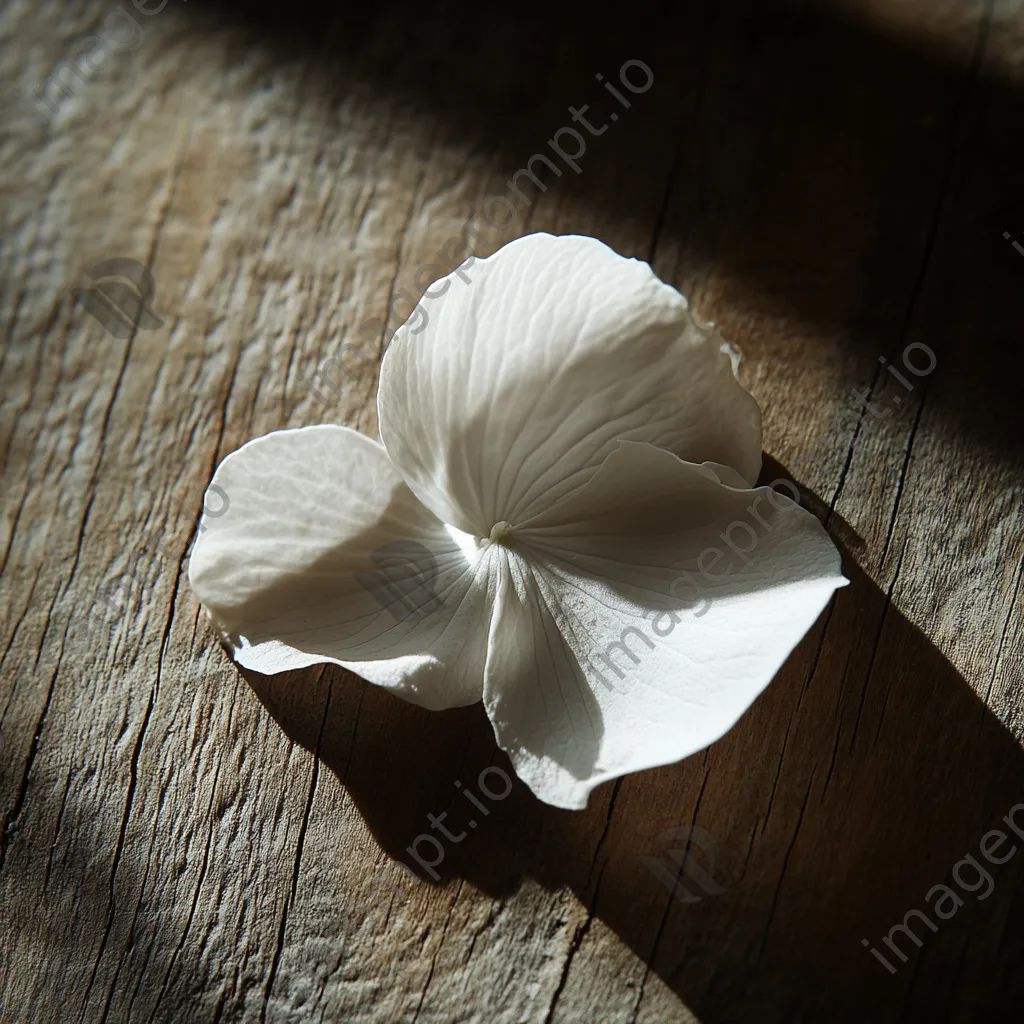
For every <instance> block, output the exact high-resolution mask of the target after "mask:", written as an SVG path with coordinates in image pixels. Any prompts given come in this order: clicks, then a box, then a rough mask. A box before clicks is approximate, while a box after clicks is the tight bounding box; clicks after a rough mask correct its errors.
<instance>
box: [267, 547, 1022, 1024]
mask: <svg viewBox="0 0 1024 1024" xmlns="http://www.w3.org/2000/svg"><path fill="white" fill-rule="evenodd" d="M844 568H845V570H846V572H847V575H848V576H849V577H850V579H851V585H850V586H849V587H847V588H845V589H844V590H841V591H840V592H839V593H838V595H837V597H836V598H835V599H834V601H833V603H832V604H831V605H830V606H829V608H828V610H827V611H826V612H825V613H824V615H823V616H822V619H821V621H820V622H819V623H818V625H817V626H816V627H815V628H814V629H813V630H812V631H811V632H810V634H809V635H808V636H807V637H806V638H805V640H804V641H803V642H802V643H801V644H800V645H799V647H798V648H797V649H796V651H795V652H794V653H793V654H792V655H791V657H790V658H789V660H788V661H787V663H786V665H785V666H784V667H783V669H782V671H781V672H780V673H779V675H778V676H777V677H776V679H775V681H774V682H773V683H772V685H771V686H769V688H768V689H767V691H766V692H765V693H764V694H763V695H762V696H761V697H760V698H759V699H758V701H757V702H756V703H755V704H754V706H753V707H752V708H751V709H750V710H749V711H748V712H747V713H746V714H745V715H744V716H743V717H742V719H741V720H740V722H739V723H738V725H737V726H736V727H735V728H734V729H733V730H732V731H731V732H730V733H728V734H727V735H726V736H725V737H724V738H723V739H722V740H720V741H719V742H718V743H716V744H714V745H713V746H712V747H710V748H709V749H708V750H707V751H705V752H704V753H702V754H697V755H695V756H693V757H691V758H689V759H687V760H685V761H683V762H680V763H678V764H675V765H670V766H667V767H664V768H660V769H655V770H652V771H647V772H642V773H639V774H636V775H632V776H628V777H626V778H625V779H623V780H622V781H621V782H618V783H609V784H606V785H605V786H602V787H600V788H599V789H598V790H596V791H595V793H594V794H593V795H592V797H591V801H590V806H589V807H588V809H587V810H585V811H583V812H569V811H561V810H558V809H555V808H552V807H549V806H546V805H544V804H542V803H540V802H539V801H537V800H536V799H535V798H534V797H533V796H532V795H531V794H530V793H529V791H528V790H527V789H526V787H525V786H524V785H523V784H521V783H520V782H519V781H518V780H517V779H515V776H514V773H513V772H512V769H511V766H510V764H509V763H508V760H507V758H506V757H505V756H504V754H502V753H501V752H500V751H499V750H497V748H496V746H495V743H494V739H493V735H492V733H491V729H490V725H489V723H488V722H487V719H486V717H485V715H484V712H483V710H482V707H481V706H479V705H478V706H474V707H469V708H463V709H458V710H453V711H447V712H440V713H431V712H427V711H423V710H421V709H419V708H416V707H414V706H412V705H408V704H405V703H403V702H401V701H399V700H396V699H394V698H392V697H390V696H389V695H388V694H386V693H385V692H383V691H382V690H380V689H378V688H376V687H373V686H370V685H368V684H365V683H363V682H362V681H361V680H359V679H357V678H356V677H353V676H350V675H348V674H347V673H344V672H341V671H336V670H328V677H329V678H330V679H331V680H332V683H331V686H330V687H325V686H320V687H316V688H312V687H310V686H309V685H308V682H309V676H304V677H300V676H296V675H294V674H292V675H288V676H278V677H262V676H258V675H254V674H247V678H248V679H249V682H250V684H251V685H252V687H253V688H254V690H255V691H256V693H257V695H258V696H259V698H260V700H261V701H262V702H263V703H264V705H265V706H266V707H267V708H268V710H269V711H270V712H271V714H272V715H273V716H274V717H275V718H276V719H277V720H278V722H279V723H280V724H281V726H282V727H283V728H284V729H285V730H286V732H288V734H289V735H290V736H291V737H292V738H293V739H295V740H296V741H297V742H299V743H301V744H302V745H304V746H306V747H307V748H309V749H310V750H316V751H318V753H319V756H320V757H321V759H322V761H323V763H324V764H325V765H327V766H328V767H329V768H330V769H331V770H332V771H333V772H335V773H336V774H337V775H338V776H339V777H340V778H342V779H343V781H344V785H345V786H346V787H347V789H348V792H349V794H350V795H351V797H352V799H353V800H354V802H355V803H356V805H357V807H358V808H359V810H360V813H361V814H362V815H363V816H364V818H365V820H366V822H367V824H368V825H369V827H370V829H371V830H372V832H373V834H374V836H375V837H376V838H377V840H378V841H379V843H380V844H381V846H382V847H383V849H384V850H385V851H386V852H387V854H388V855H389V856H390V857H392V858H395V859H397V860H400V861H403V862H404V863H406V864H408V865H410V866H413V867H416V866H417V865H416V863H415V861H414V860H413V858H412V857H411V856H410V853H409V851H408V848H409V846H410V845H411V844H413V843H414V842H415V841H416V837H417V836H419V835H421V834H432V835H435V836H440V835H441V833H440V832H439V831H438V830H433V831H432V830H431V828H430V824H429V822H428V820H427V815H428V814H434V815H437V816H440V815H442V813H444V814H446V815H447V817H445V818H444V819H443V823H444V825H445V827H446V828H448V829H449V830H450V831H451V834H452V835H453V836H460V834H461V838H459V839H458V841H448V840H446V839H442V845H443V849H444V854H443V858H441V859H438V863H437V864H436V865H435V868H434V869H433V870H435V871H436V873H437V875H438V876H439V879H440V880H441V881H444V880H447V879H449V878H464V879H466V880H467V881H469V882H470V883H472V885H474V886H475V887H477V888H478V889H480V890H482V891H483V892H485V893H488V894H489V895H491V896H494V897H507V896H510V895H511V894H512V893H513V892H514V891H515V890H516V889H517V887H518V886H519V884H520V883H521V880H522V879H523V878H524V877H532V878H535V879H536V880H537V881H539V882H540V883H541V884H542V885H544V886H545V887H547V888H549V889H555V888H558V887H562V886H568V887H569V888H571V889H572V890H573V892H575V893H576V894H577V896H578V897H579V899H580V901H581V902H582V903H583V904H585V905H586V906H587V907H588V908H589V909H590V910H591V912H592V913H593V914H594V915H595V916H596V917H598V918H599V919H600V920H602V921H603V922H604V923H605V924H607V925H608V926H609V927H610V928H611V929H613V930H614V931H615V932H616V933H617V934H618V935H619V936H620V937H621V938H622V940H623V941H624V942H626V943H628V945H629V946H630V947H631V949H633V951H634V952H635V953H636V954H637V956H638V957H640V958H641V959H642V960H643V961H644V962H645V963H647V964H649V965H650V967H651V968H652V969H653V970H654V971H656V972H657V973H658V975H659V976H660V977H661V978H662V979H663V980H664V981H665V982H666V984H668V985H669V986H670V987H671V988H672V989H673V990H674V991H675V992H676V993H678V995H679V996H680V998H681V999H682V1000H683V1001H684V1002H685V1003H686V1005H687V1006H689V1007H690V1008H691V1009H692V1010H693V1011H694V1012H695V1013H697V1014H698V1015H699V1017H700V1018H701V1020H702V1021H704V1022H706V1024H719V1022H723V1024H724V1022H737V1021H749V1022H751V1024H753V1022H758V1024H760V1022H764V1021H780V1022H783V1021H784V1022H791V1021H798V1020H808V1021H817V1020H830V1021H851V1022H852V1021H866V1020H871V1021H916V1020H921V1021H934V1020H947V1019H957V1020H978V1021H982V1020H1010V1019H1013V1013H1014V1012H1015V1010H1016V1009H1017V1008H1018V1007H1019V1002H1018V1000H1019V999H1020V998H1021V996H1022V994H1024V978H1022V977H1021V974H1020V971H1019V965H1020V963H1021V960H1022V957H1024V914H1022V911H1024V906H1022V904H1024V898H1022V880H1024V873H1022V869H1021V865H1022V864H1024V855H1020V856H1017V855H1015V856H1014V857H1013V858H1012V859H1010V860H1009V861H1008V862H1006V863H1003V864H1001V865H996V864H992V863H989V862H987V861H986V860H985V859H984V858H983V857H982V856H981V854H980V852H979V850H980V844H981V841H982V837H983V836H984V835H985V834H986V832H988V831H989V830H991V829H995V828H1001V829H1002V830H1003V831H1004V832H1005V833H1006V834H1007V835H1008V837H1009V843H1011V844H1013V845H1015V847H1016V848H1017V849H1018V850H1021V849H1024V836H1018V835H1016V834H1015V833H1014V832H1013V831H1012V830H1011V829H1010V828H1009V827H1008V826H1007V825H1005V824H1003V823H1002V822H1001V820H1000V819H1001V818H1002V817H1003V816H1004V815H1006V814H1008V813H1009V812H1010V810H1011V808H1013V807H1014V806H1015V805H1016V804H1019V803H1020V804H1024V752H1022V751H1021V749H1020V746H1019V745H1018V743H1017V741H1016V740H1015V739H1014V737H1013V736H1012V735H1011V733H1010V732H1009V731H1008V730H1007V728H1006V727H1005V726H1004V725H1003V724H1002V723H1001V722H1000V721H999V720H998V719H997V718H996V717H995V716H994V715H993V714H992V713H991V712H990V711H989V710H987V709H986V707H985V706H984V704H983V703H982V701H981V700H979V698H978V697H977V696H976V695H975V693H974V692H973V691H972V690H971V688H970V687H969V686H968V684H967V683H966V682H965V681H964V679H963V678H962V677H961V676H960V674H959V673H958V672H957V671H956V670H955V669H954V668H953V667H952V666H951V665H950V663H949V662H948V661H947V660H946V659H945V658H944V657H943V656H942V655H941V654H939V653H938V652H937V651H936V650H935V648H934V647H933V645H932V644H931V643H930V641H929V640H928V639H927V638H926V637H925V636H924V635H923V634H922V633H921V632H920V631H919V630H918V629H917V628H916V627H915V626H914V625H913V624H912V623H910V622H909V621H908V620H906V619H905V618H904V617H903V616H902V615H901V614H900V612H899V611H898V610H897V608H896V607H895V606H894V605H892V604H891V603H890V602H889V600H888V599H887V597H886V595H885V594H884V593H883V592H882V591H881V590H880V589H879V588H878V587H877V586H876V585H875V584H874V583H873V582H872V581H871V580H870V579H869V578H868V577H867V576H866V575H865V574H864V573H863V572H862V571H861V570H860V569H859V567H858V566H857V565H856V562H855V561H854V560H853V558H851V557H850V556H849V555H848V554H845V553H844ZM300 679H301V681H302V683H303V685H296V684H297V683H299V681H300ZM313 694H318V695H319V696H317V697H313ZM491 765H496V766H498V767H500V768H501V769H502V770H503V771H504V772H505V773H507V774H508V775H509V777H510V778H512V779H513V787H512V792H511V793H510V794H509V795H508V796H507V797H506V798H505V799H500V800H497V799H489V798H488V797H487V795H486V791H487V790H488V789H490V790H491V791H492V792H497V793H499V794H500V793H501V790H502V788H503V787H502V785H501V782H500V778H499V776H498V775H497V774H496V773H490V774H489V775H486V776H484V777H483V778H482V779H481V772H482V771H483V770H484V769H486V768H487V767H489V766H491ZM456 780H457V781H458V782H460V783H461V784H462V788H463V789H470V790H472V791H473V793H474V795H475V796H476V797H477V799H479V800H480V801H481V803H482V804H483V805H484V806H485V808H487V811H488V813H487V814H486V815H483V814H481V813H480V811H479V809H478V808H477V806H476V805H475V804H474V803H473V802H472V801H471V800H470V799H469V798H468V797H467V796H466V794H465V792H462V791H460V788H458V787H457V786H456V784H455V783H456ZM470 820H473V821H476V822H477V825H476V827H475V828H474V827H471V826H470V825H469V822H470ZM1015 820H1016V822H1017V824H1018V825H1019V826H1020V827H1021V828H1022V829H1024V810H1022V811H1020V812H1018V814H1017V817H1016V819H1015ZM691 824H696V825H697V826H699V827H700V828H701V829H703V830H705V831H706V833H708V834H709V835H710V836H711V837H713V841H714V844H715V846H716V847H717V853H718V856H717V858H716V863H715V865H714V867H713V877H714V879H715V881H716V882H717V883H718V884H719V886H720V887H724V890H725V891H724V892H717V891H713V892H710V893H708V892H707V891H704V892H702V891H701V889H700V888H699V887H697V888H695V887H694V883H693V879H694V877H697V876H695V875H694V874H692V873H691V874H688V875H687V877H688V878H689V881H688V882H687V886H688V889H689V891H690V893H691V895H692V894H695V895H697V896H698V899H697V900H694V901H691V902H682V901H679V900H676V899H674V898H673V897H672V896H671V895H670V894H669V891H668V886H667V885H666V884H664V882H663V880H660V879H659V878H658V877H656V874H655V872H653V871H651V870H649V867H648V866H647V865H645V863H644V862H643V861H641V859H640V858H641V857H642V856H651V857H659V856H660V857H661V859H662V861H664V863H665V864H669V862H668V860H667V859H666V858H665V857H664V853H663V849H664V845H665V844H664V841H663V840H662V839H661V838H659V837H662V836H663V834H664V833H665V832H667V831H668V830H670V829H675V828H679V827H681V826H682V827H685V826H689V825H691ZM1008 849H1009V845H1006V846H1004V847H1002V849H1001V850H1000V853H1001V854H1005V853H1006V852H1007V850H1008ZM420 852H421V853H422V854H423V855H424V860H432V859H435V852H434V850H433V848H432V847H431V846H430V844H421V845H420ZM968 854H970V855H972V856H973V857H974V858H975V860H976V861H978V862H979V863H980V864H981V865H982V866H983V867H985V868H987V870H988V873H989V875H990V877H991V887H989V885H988V884H987V883H982V884H979V885H976V886H975V889H974V892H973V893H972V892H970V891H967V888H966V887H968V886H972V885H974V884H975V882H976V881H978V875H977V874H975V873H974V872H973V869H972V868H971V867H970V866H969V865H965V866H962V867H960V868H959V875H960V879H961V880H962V883H963V885H962V886H961V885H960V884H958V882H957V881H956V880H955V879H954V877H953V874H952V873H953V870H954V867H955V866H956V865H957V864H958V863H959V862H961V861H962V860H963V858H964V857H965V856H966V855H968ZM691 855H692V856H694V857H699V856H701V854H699V853H698V852H694V851H691ZM704 866H705V867H707V866H708V865H707V863H706V862H705V864H704ZM420 874H421V876H424V872H422V871H421V872H420ZM938 884H945V885H947V886H949V887H950V888H951V889H952V890H953V891H954V892H956V893H958V894H959V898H961V899H962V900H963V905H962V906H960V907H959V908H957V909H956V913H955V915H954V916H952V917H951V918H950V919H948V920H941V919H940V918H939V917H937V916H936V915H935V914H934V913H930V915H929V916H930V917H931V918H932V920H933V922H934V923H935V925H936V931H934V932H932V931H930V930H929V929H928V928H927V927H926V926H925V925H923V924H921V923H920V921H919V920H917V919H912V920H911V925H912V926H914V927H915V931H916V933H917V934H918V935H919V936H920V937H921V938H922V946H921V947H920V948H917V946H915V945H914V943H913V941H912V940H911V939H910V938H908V937H907V936H905V935H901V934H899V933H896V934H895V942H896V944H897V945H898V946H899V947H900V948H901V949H902V950H903V951H904V953H905V954H906V956H907V959H906V962H905V963H904V962H902V961H900V960H899V959H898V958H897V957H896V956H895V954H892V953H891V952H890V951H889V950H888V948H887V947H886V946H885V945H884V944H883V939H884V937H885V936H886V935H887V934H888V933H889V930H890V929H891V928H892V927H893V925H896V924H899V923H901V922H903V921H904V917H905V915H906V914H907V912H908V911H910V910H911V909H917V910H920V911H924V912H925V913H929V911H930V908H931V907H932V905H933V904H931V903H928V902H926V901H925V895H926V894H927V893H928V892H929V891H930V890H931V888H932V887H933V886H935V885H938ZM986 890H988V891H987V893H986ZM979 893H986V898H985V899H983V900H981V899H978V898H977V896H978V894H979ZM381 898H386V897H385V896H382V897H381ZM934 899H935V897H934V896H933V901H934ZM948 908H949V904H946V905H945V909H946V910H948ZM863 938H867V939H868V940H869V942H870V944H871V946H872V947H874V948H876V949H879V950H880V951H881V952H882V953H883V954H887V955H888V957H889V960H890V963H892V964H893V965H894V966H895V967H896V968H897V970H896V973H895V974H891V973H889V972H888V971H887V970H886V969H885V968H884V967H883V966H882V965H881V964H880V963H879V962H878V961H877V960H876V959H874V958H873V956H872V955H871V953H870V952H869V950H868V949H866V948H865V947H864V946H863V945H862V942H861V940H862V939H863ZM581 955H582V953H581ZM572 982H573V975H572V973H571V972H570V976H569V982H568V984H569V986H570V989H571V984H572ZM569 998H570V995H569V992H568V991H567V993H566V999H569Z"/></svg>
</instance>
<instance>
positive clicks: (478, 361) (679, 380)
mask: <svg viewBox="0 0 1024 1024" xmlns="http://www.w3.org/2000/svg"><path fill="white" fill-rule="evenodd" d="M464 276H468V278H469V283H468V284H467V283H466V282H465V280H464V279H463V277H464ZM445 282H447V284H445V283H444V282H439V283H437V284H435V285H434V286H433V287H432V288H431V289H430V291H431V292H432V293H433V294H434V295H435V297H434V298H430V297H424V298H423V299H422V300H421V303H420V307H419V308H420V309H421V310H422V315H419V316H415V317H414V318H413V319H412V320H410V321H409V322H408V323H406V324H404V325H403V326H402V327H401V328H399V330H398V331H397V332H396V333H395V337H394V340H393V341H392V343H391V345H390V347H389V348H388V351H387V353H386V355H385V357H384V363H383V366H382V367H381V378H380V390H379V393H378V413H379V419H380V430H381V437H382V439H383V441H384V444H385V446H386V447H387V449H388V453H389V454H390V455H391V458H392V459H393V460H394V462H395V464H396V465H397V466H398V468H399V470H400V471H401V473H402V475H403V476H404V477H405V479H406V480H407V481H408V483H409V486H410V487H411V488H412V489H413V491H415V493H416V494H417V495H418V496H419V498H420V499H421V500H422V501H423V502H424V504H426V505H427V506H428V507H429V508H430V509H431V510H432V511H433V512H434V513H435V514H436V515H437V516H438V517H439V518H441V519H443V520H444V521H445V522H448V523H451V524H453V525H454V526H457V527H459V529H461V530H464V531H466V532H467V533H470V534H475V535H476V536H487V534H488V532H489V531H490V528H491V527H492V526H493V525H494V524H495V523H497V522H500V521H505V522H508V523H511V524H512V525H513V526H515V525H516V524H518V523H521V522H523V521H524V520H526V519H528V518H530V517H532V516H534V515H536V514H538V513H539V512H541V511H542V510H544V509H545V508H549V507H550V506H551V505H552V504H554V503H555V502H557V501H559V500H561V499H562V498H565V497H566V496H568V495H569V494H572V493H573V492H574V491H576V490H578V489H579V488H580V487H581V486H583V484H585V483H586V481H587V480H588V479H589V478H590V477H591V476H592V475H593V473H594V472H596V470H597V468H598V467H599V466H600V464H601V463H602V461H603V460H604V459H605V457H606V456H607V455H608V454H609V453H610V452H611V451H612V449H614V447H615V443H616V441H617V440H619V439H626V440H633V441H645V442H649V443H651V444H655V445H658V446H659V447H661V448H665V449H667V450H669V451H672V452H675V453H676V454H678V455H679V456H680V457H682V458H685V459H688V460H690V461H693V462H704V461H711V462H716V463H721V464H723V465H725V466H729V467H732V469H734V470H735V471H736V472H737V473H739V474H740V476H741V477H742V478H743V479H744V480H745V481H746V482H747V483H748V484H750V483H753V482H754V481H755V480H756V479H757V474H758V471H759V468H760V464H761V420H760V412H759V410H758V408H757V403H756V402H755V401H754V400H753V398H751V396H750V395H749V394H747V392H746V391H744V390H743V388H742V387H740V385H739V383H738V382H737V381H736V378H735V375H734V373H733V362H732V358H731V356H730V351H729V350H728V349H727V346H723V343H722V341H721V338H719V337H718V336H717V335H716V334H715V333H714V332H713V331H711V330H707V331H705V330H704V329H702V328H701V327H699V326H698V325H697V324H695V323H694V321H693V320H692V319H691V317H690V313H689V311H688V308H687V302H686V299H685V298H684V297H683V296H682V295H680V294H679V292H677V291H676V290H675V289H674V288H672V287H670V286H669V285H666V284H663V283H662V282H661V281H659V280H658V278H657V277H656V276H655V274H654V272H653V271H652V270H651V268H650V267H649V266H648V265H647V264H646V263H642V262H640V261H638V260H633V259H625V258H624V257H622V256H619V255H617V254H616V253H614V252H613V251H612V250H611V249H609V248H608V247H607V246H606V245H604V244H603V243H601V242H599V241H597V240H596V239H594V238H585V237H582V236H578V235H567V236H561V237H556V236H553V235H548V234H534V235H527V236H525V237H523V238H519V239H516V240H515V241H513V242H510V243H509V244H508V245H506V246H504V247H503V248H501V249H499V250H498V251H497V252H496V253H495V254H494V255H493V256H490V257H488V258H487V259H485V260H471V261H469V262H468V263H467V264H464V265H463V267H461V268H460V269H459V270H458V271H456V272H455V273H454V274H452V275H450V276H449V277H448V278H446V279H445ZM424 318H426V321H425V322H424Z"/></svg>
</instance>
